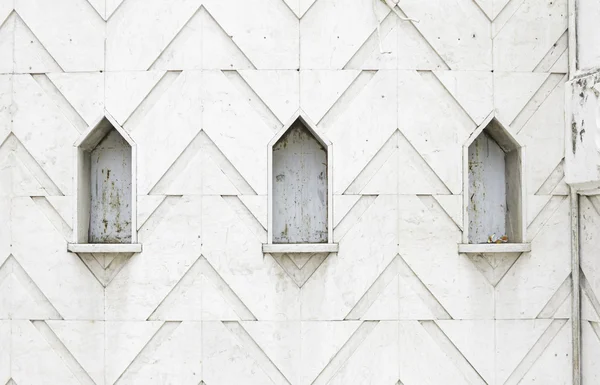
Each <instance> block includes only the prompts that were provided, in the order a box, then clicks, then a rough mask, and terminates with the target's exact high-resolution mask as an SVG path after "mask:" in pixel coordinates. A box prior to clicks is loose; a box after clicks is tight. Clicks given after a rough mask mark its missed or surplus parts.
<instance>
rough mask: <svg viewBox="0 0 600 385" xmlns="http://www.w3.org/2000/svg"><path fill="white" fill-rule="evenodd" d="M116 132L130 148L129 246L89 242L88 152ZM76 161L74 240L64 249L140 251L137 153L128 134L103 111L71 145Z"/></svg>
mask: <svg viewBox="0 0 600 385" xmlns="http://www.w3.org/2000/svg"><path fill="white" fill-rule="evenodd" d="M112 129H115V130H117V132H118V133H119V134H120V135H121V137H123V139H125V141H126V142H127V143H128V144H129V146H130V147H131V243H88V231H89V222H90V209H91V207H90V206H91V195H90V178H91V167H90V163H89V158H90V154H91V151H92V150H93V149H94V148H96V146H97V145H98V144H99V143H100V142H101V141H102V139H104V137H105V136H106V135H107V134H108V133H109V132H110V131H111V130H112ZM73 146H74V159H75V169H74V170H75V177H74V178H73V194H74V199H73V201H74V205H73V239H74V243H69V244H68V246H67V249H68V250H69V251H72V252H82V253H93V252H96V253H134V252H140V251H141V250H142V246H141V244H139V243H137V219H136V218H137V188H136V181H137V166H136V165H137V150H136V144H135V142H134V141H133V139H132V138H131V136H129V134H128V133H127V132H126V131H125V130H124V129H123V128H122V127H121V126H120V125H119V124H118V123H117V121H116V120H115V119H114V118H113V117H112V116H111V115H110V114H109V113H108V112H106V111H104V115H102V116H101V117H99V118H98V119H96V121H95V123H94V124H92V125H90V126H89V127H88V129H87V130H86V131H85V132H84V133H83V134H82V135H81V136H80V137H79V139H78V140H77V141H76V142H75V143H74V144H73Z"/></svg>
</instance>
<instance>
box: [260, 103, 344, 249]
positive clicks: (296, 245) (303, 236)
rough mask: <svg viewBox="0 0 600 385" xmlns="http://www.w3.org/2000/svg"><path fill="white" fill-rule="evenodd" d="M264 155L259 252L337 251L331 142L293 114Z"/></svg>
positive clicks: (308, 123)
mask: <svg viewBox="0 0 600 385" xmlns="http://www.w3.org/2000/svg"><path fill="white" fill-rule="evenodd" d="M268 151H269V153H268V157H269V161H268V165H269V166H268V172H269V178H268V181H269V182H268V189H269V193H268V194H269V199H268V201H269V202H268V204H269V206H268V215H269V218H268V243H267V244H264V245H263V252H265V253H330V252H337V250H338V245H337V244H334V243H333V220H332V213H333V210H332V197H333V194H332V186H333V184H332V180H331V174H332V172H331V171H332V168H331V165H332V162H331V143H330V142H329V141H328V140H327V139H326V138H324V137H323V136H322V135H319V134H318V133H317V129H316V127H315V126H314V125H313V124H312V123H311V122H310V120H308V119H307V118H306V117H304V116H303V115H302V114H301V113H300V112H297V113H296V114H295V115H294V117H293V119H292V120H291V121H290V123H289V124H287V125H285V126H284V127H283V129H281V130H280V131H279V132H278V133H277V135H276V136H275V137H274V138H273V139H272V140H271V142H270V143H269V147H268Z"/></svg>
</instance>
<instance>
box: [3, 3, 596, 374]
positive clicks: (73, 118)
mask: <svg viewBox="0 0 600 385" xmlns="http://www.w3.org/2000/svg"><path fill="white" fill-rule="evenodd" d="M566 4H567V1H566V0H554V1H552V2H545V1H541V0H465V1H463V0H432V1H428V2H423V1H417V0H402V1H400V2H396V1H394V0H385V1H379V0H356V1H354V2H347V1H344V0H253V1H242V0H234V1H233V2H218V1H212V0H206V1H200V0H189V1H187V0H186V1H177V2H172V1H164V0H152V1H150V0H106V1H105V0H64V1H60V2H48V1H41V0H18V1H15V2H8V3H6V4H0V219H1V222H2V225H0V385H5V384H6V385H16V384H18V385H22V384H47V383H51V384H65V385H70V384H73V385H76V384H89V385H94V384H95V385H114V384H118V385H127V384H140V383H143V384H181V385H188V384H189V385H224V384H238V383H243V384H248V385H267V384H276V385H279V384H281V385H342V384H382V385H383V384H389V385H392V384H395V385H412V384H419V385H421V384H422V385H437V384H441V383H445V384H453V385H454V384H456V385H462V384H464V385H467V384H481V385H505V384H515V385H516V384H532V383H543V384H554V383H565V384H566V383H570V381H571V380H570V376H571V357H570V354H571V336H570V327H571V320H570V318H571V314H572V313H571V312H572V309H571V307H572V306H571V295H572V285H573V282H574V275H573V273H572V272H571V271H570V267H569V266H570V265H569V261H570V254H569V250H568V249H569V246H568V245H569V231H570V229H569V227H568V222H569V200H568V199H567V198H568V197H567V196H568V195H569V186H568V185H567V184H566V182H565V159H564V150H563V147H564V133H563V130H564V108H563V107H564V88H563V87H564V83H565V81H566V79H567V75H566V73H567V67H568V61H567V56H568V48H569V47H568V43H569V39H568V34H569V31H568V30H567V13H566ZM57 26H58V27H57ZM298 116H300V117H302V119H304V120H305V122H306V125H307V126H310V130H313V131H314V134H316V136H318V137H319V138H321V139H323V142H324V143H326V142H327V143H329V142H330V147H329V151H330V152H329V153H328V155H329V157H328V159H327V162H331V166H332V167H331V169H330V170H331V173H330V174H328V175H327V177H328V178H330V179H329V181H330V182H331V184H330V185H329V187H328V188H331V189H332V191H331V193H332V198H331V199H332V201H331V203H330V204H331V205H332V206H333V207H332V210H331V212H330V213H328V215H332V216H333V217H332V218H328V219H331V220H330V221H329V222H328V223H329V225H330V226H331V227H332V228H331V229H329V230H331V232H330V234H331V237H332V239H329V241H330V242H333V243H336V244H338V246H339V252H337V253H329V252H312V253H294V252H286V253H263V252H262V250H261V246H262V245H263V244H267V243H269V226H270V223H269V221H270V219H269V210H270V207H269V204H270V202H271V201H270V199H269V193H270V192H269V191H268V186H269V183H268V180H269V178H272V177H273V176H272V175H268V167H269V154H268V151H269V144H270V143H271V142H272V141H274V138H276V136H277V135H279V134H280V133H281V131H282V129H283V128H284V127H288V126H289V125H290V124H291V122H292V121H294V120H295V119H296V118H298ZM104 117H106V118H107V119H108V118H110V119H108V120H110V123H111V124H112V125H113V126H114V127H117V126H118V128H119V131H120V132H121V133H122V134H123V136H124V137H128V138H129V136H130V139H131V144H132V145H133V147H132V154H135V158H134V159H135V161H134V162H133V164H134V167H132V170H134V171H132V172H134V173H135V175H134V178H133V179H134V182H135V183H136V187H137V192H136V194H137V196H136V197H135V198H136V200H135V204H132V207H134V212H133V215H135V225H136V227H137V228H135V229H133V231H135V232H136V233H135V235H136V236H137V243H140V244H141V245H142V251H141V252H137V253H133V252H121V253H110V252H77V253H74V252H68V251H67V244H68V243H73V242H74V239H73V237H74V232H77V231H76V230H79V227H78V226H80V225H77V220H75V219H76V218H77V219H78V220H80V218H79V217H78V216H77V215H78V214H79V211H78V210H81V208H76V207H75V206H76V202H75V197H76V196H77V194H78V192H80V191H79V190H78V189H80V188H81V187H76V186H74V183H73V182H74V181H73V178H74V176H75V174H76V165H77V164H78V163H77V162H76V151H75V149H74V143H76V141H77V140H78V138H80V137H81V136H82V135H84V134H85V133H87V132H88V131H89V130H90V129H91V128H93V127H94V125H96V124H97V122H98V121H101V119H102V118H104ZM491 119H494V120H495V121H497V122H498V123H499V124H501V125H502V126H504V127H506V129H507V130H508V131H510V133H511V134H512V135H513V136H514V137H516V138H517V140H518V141H519V143H521V144H523V145H524V146H525V151H524V153H523V154H524V157H523V165H524V172H523V176H524V185H525V186H524V188H525V192H526V200H525V203H524V207H525V211H526V223H524V224H523V225H524V226H525V227H526V239H525V241H526V242H528V243H531V244H532V251H531V252H524V253H505V254H498V253H496V254H493V255H492V254H485V255H472V254H469V255H467V254H459V253H458V252H457V244H458V243H461V241H462V238H461V236H462V233H463V231H465V228H464V227H465V223H467V222H465V220H464V219H465V218H464V215H466V214H465V213H466V210H465V208H464V207H463V193H464V191H463V189H464V187H463V186H464V184H463V178H465V175H463V171H462V170H463V167H464V160H463V150H464V148H463V146H464V145H465V143H467V141H468V140H469V138H470V137H471V136H472V134H473V133H474V132H477V130H478V128H481V127H482V126H485V125H486V122H489V121H490V120H491ZM108 120H107V121H108ZM121 127H122V129H121ZM271 144H272V143H271ZM328 192H329V191H328ZM132 203H133V202H132ZM580 205H581V222H582V234H581V239H582V245H581V249H582V265H581V272H580V273H579V274H580V283H581V299H582V310H581V312H582V320H583V323H582V333H583V336H584V341H583V345H584V346H583V348H582V349H583V353H582V354H583V355H584V356H585V355H587V357H595V356H596V355H598V354H600V326H599V325H600V283H599V282H600V276H599V275H598V271H600V267H599V266H598V262H597V258H595V256H597V254H598V252H599V250H598V248H597V246H596V245H595V244H596V242H594V239H595V238H594V236H595V234H597V233H598V231H600V227H599V226H600V214H599V213H600V200H599V198H598V197H582V198H581V201H580ZM74 230H75V231H74ZM584 362H585V358H584ZM584 370H586V369H585V368H584ZM599 375H600V374H599Z"/></svg>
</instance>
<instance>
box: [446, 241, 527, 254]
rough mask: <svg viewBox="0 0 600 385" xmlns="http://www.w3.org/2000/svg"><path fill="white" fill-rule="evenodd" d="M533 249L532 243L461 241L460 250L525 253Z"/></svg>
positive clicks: (480, 252)
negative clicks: (474, 242)
mask: <svg viewBox="0 0 600 385" xmlns="http://www.w3.org/2000/svg"><path fill="white" fill-rule="evenodd" d="M527 251H531V243H480V244H473V243H459V245H458V252H459V253H465V254H490V253H525V252H527Z"/></svg>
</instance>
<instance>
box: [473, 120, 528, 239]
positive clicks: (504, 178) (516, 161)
mask: <svg viewBox="0 0 600 385" xmlns="http://www.w3.org/2000/svg"><path fill="white" fill-rule="evenodd" d="M468 178H469V183H468V207H467V214H468V218H469V231H468V234H469V243H518V242H522V241H523V239H522V235H521V234H522V232H521V230H522V223H521V213H522V202H521V188H522V186H521V150H520V147H519V146H518V144H517V143H516V142H515V141H514V139H513V138H512V136H511V135H510V134H509V133H508V132H506V131H505V129H504V127H502V126H501V125H500V124H498V123H497V122H496V121H495V120H493V121H492V122H491V123H490V124H489V125H488V126H487V127H486V128H485V129H484V130H483V131H482V132H481V134H480V135H479V136H478V137H477V138H476V139H475V140H474V141H473V143H472V144H471V145H470V146H469V151H468Z"/></svg>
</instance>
